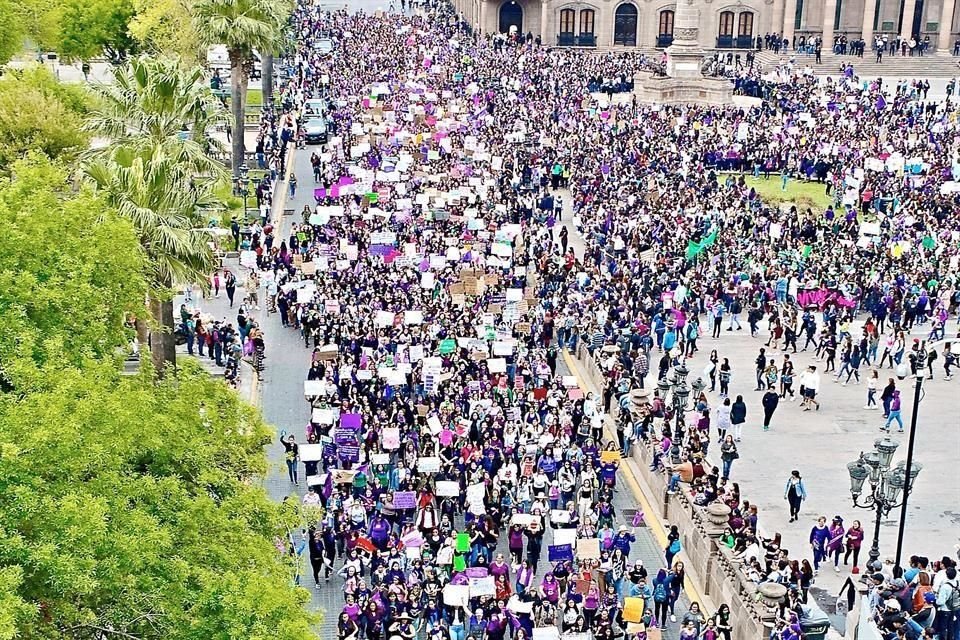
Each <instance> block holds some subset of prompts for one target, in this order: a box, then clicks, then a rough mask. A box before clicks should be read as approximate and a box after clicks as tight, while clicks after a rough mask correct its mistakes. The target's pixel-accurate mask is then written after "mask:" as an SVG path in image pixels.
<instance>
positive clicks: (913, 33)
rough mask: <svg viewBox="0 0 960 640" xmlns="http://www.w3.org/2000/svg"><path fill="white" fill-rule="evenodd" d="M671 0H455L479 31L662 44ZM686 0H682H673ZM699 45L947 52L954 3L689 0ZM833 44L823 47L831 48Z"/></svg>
mask: <svg viewBox="0 0 960 640" xmlns="http://www.w3.org/2000/svg"><path fill="white" fill-rule="evenodd" d="M676 1H677V0H453V2H454V6H456V8H457V9H458V10H459V11H460V12H461V14H462V15H463V16H464V18H465V19H466V20H467V21H469V22H470V23H472V24H473V25H474V26H475V27H476V28H478V29H479V30H480V31H481V32H482V33H495V32H509V31H510V30H511V27H516V30H517V31H519V32H520V33H523V34H526V33H531V34H533V36H540V38H541V41H542V42H543V43H544V44H546V45H549V46H580V47H614V48H624V49H628V48H641V49H652V48H663V47H666V46H669V45H670V43H671V42H672V40H673V28H674V15H675V13H676ZM679 1H680V2H685V1H687V0H679ZM692 2H693V3H694V4H695V5H696V6H697V9H698V11H699V24H700V29H699V38H700V44H701V45H702V46H703V48H704V49H708V50H713V49H746V48H751V47H755V46H756V40H757V38H758V37H760V38H762V37H763V36H764V35H766V34H782V35H783V37H784V38H786V39H788V40H789V41H790V42H791V43H793V44H794V45H795V44H796V43H797V42H798V41H799V39H800V37H801V36H803V37H804V38H805V39H806V40H809V39H810V38H813V37H816V36H820V37H822V38H823V42H825V43H831V45H832V43H833V40H834V37H835V36H839V35H846V36H847V38H848V39H851V40H852V39H856V38H860V37H863V38H864V40H866V41H867V42H868V43H870V42H872V41H873V39H874V37H875V36H877V35H880V34H883V35H886V36H888V38H896V37H897V36H898V35H899V36H902V37H903V38H907V39H909V38H911V37H913V38H915V39H917V41H924V40H926V39H927V38H929V40H928V41H929V47H930V49H931V50H933V51H935V52H937V53H946V54H950V53H952V52H953V48H954V42H955V41H956V40H957V38H958V35H957V32H958V31H960V2H958V1H957V0H734V1H731V0H692ZM831 45H827V46H825V47H824V48H825V49H829V47H830V46H831Z"/></svg>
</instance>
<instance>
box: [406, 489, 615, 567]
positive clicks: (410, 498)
mask: <svg viewBox="0 0 960 640" xmlns="http://www.w3.org/2000/svg"><path fill="white" fill-rule="evenodd" d="M393 506H394V508H396V509H416V508H417V493H416V491H394V493H393ZM597 557H599V555H598V556H597Z"/></svg>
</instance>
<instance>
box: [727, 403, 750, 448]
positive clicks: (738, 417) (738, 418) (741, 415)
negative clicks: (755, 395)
mask: <svg viewBox="0 0 960 640" xmlns="http://www.w3.org/2000/svg"><path fill="white" fill-rule="evenodd" d="M746 421H747V403H746V402H744V401H743V396H737V399H736V401H735V402H734V403H733V406H731V407H730V423H731V424H733V437H734V438H736V439H737V440H739V439H740V438H741V437H742V432H743V423H744V422H746Z"/></svg>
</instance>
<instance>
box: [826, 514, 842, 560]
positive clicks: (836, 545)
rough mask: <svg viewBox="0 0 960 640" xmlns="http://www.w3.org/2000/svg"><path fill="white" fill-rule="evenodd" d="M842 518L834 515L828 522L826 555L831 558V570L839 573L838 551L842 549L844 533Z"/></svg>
mask: <svg viewBox="0 0 960 640" xmlns="http://www.w3.org/2000/svg"><path fill="white" fill-rule="evenodd" d="M845 531H846V530H845V529H844V527H843V518H841V517H840V516H834V518H833V521H832V522H831V523H830V529H829V532H830V537H829V538H828V540H827V557H828V558H830V557H832V558H833V570H834V571H836V572H837V573H840V552H842V551H843V537H844V533H845Z"/></svg>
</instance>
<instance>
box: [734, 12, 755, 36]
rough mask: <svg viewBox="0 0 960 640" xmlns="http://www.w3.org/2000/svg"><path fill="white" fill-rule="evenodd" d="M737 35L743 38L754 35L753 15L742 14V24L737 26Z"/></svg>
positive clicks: (748, 13)
mask: <svg viewBox="0 0 960 640" xmlns="http://www.w3.org/2000/svg"><path fill="white" fill-rule="evenodd" d="M737 35H738V36H740V37H741V38H742V37H744V36H752V35H753V14H752V13H750V12H749V11H744V12H743V13H741V14H740V22H739V25H738V26H737Z"/></svg>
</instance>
